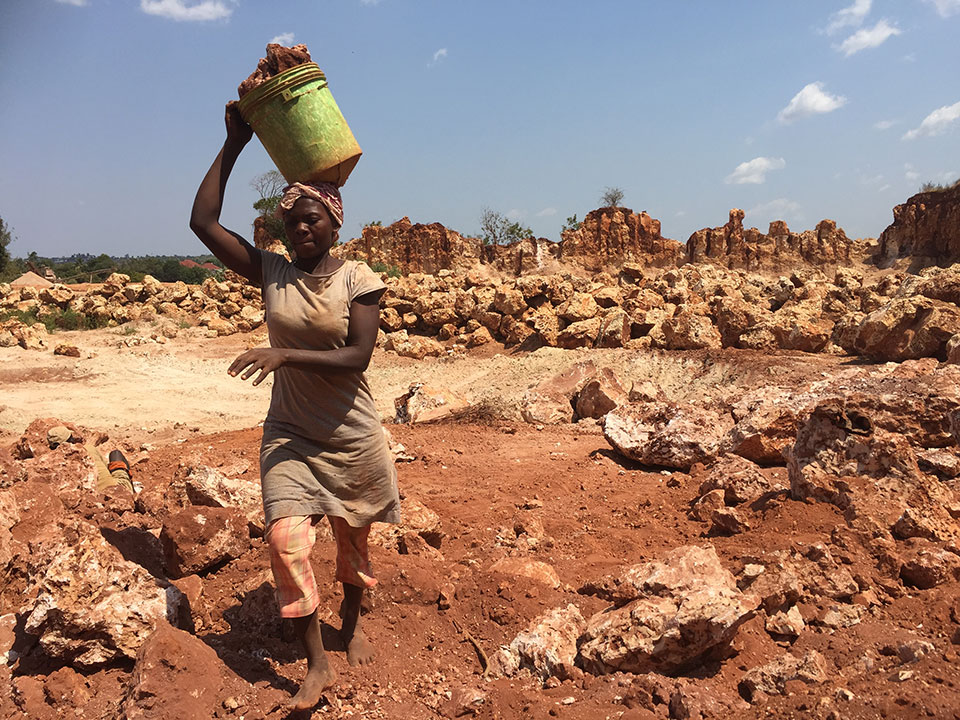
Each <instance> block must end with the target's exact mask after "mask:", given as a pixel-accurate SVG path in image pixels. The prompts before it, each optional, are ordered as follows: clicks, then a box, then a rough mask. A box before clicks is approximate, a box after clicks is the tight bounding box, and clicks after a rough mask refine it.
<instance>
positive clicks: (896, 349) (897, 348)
mask: <svg viewBox="0 0 960 720" xmlns="http://www.w3.org/2000/svg"><path fill="white" fill-rule="evenodd" d="M958 332H960V309H958V308H957V307H956V306H955V305H951V304H949V303H945V302H942V301H939V300H930V299H929V298H924V297H904V298H894V299H893V300H891V301H890V302H888V303H887V304H886V305H884V306H883V307H882V308H880V309H879V310H876V311H874V312H872V313H870V314H868V315H867V316H866V317H865V318H864V319H863V322H861V323H860V328H859V330H858V331H857V337H856V340H855V341H854V346H855V347H856V349H857V351H858V352H859V353H860V354H861V355H866V356H867V357H869V358H871V359H873V360H883V361H889V360H892V361H896V362H900V361H903V360H908V359H911V358H923V357H935V358H937V359H938V360H946V358H947V343H948V341H949V340H950V338H951V337H953V336H954V335H955V334H957V333H958Z"/></svg>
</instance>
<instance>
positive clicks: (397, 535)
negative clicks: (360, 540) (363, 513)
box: [370, 496, 445, 550]
mask: <svg viewBox="0 0 960 720" xmlns="http://www.w3.org/2000/svg"><path fill="white" fill-rule="evenodd" d="M408 533H416V534H417V535H419V536H420V537H422V538H423V539H424V540H425V541H426V542H427V544H428V545H430V546H432V547H434V548H438V549H439V547H440V545H441V543H442V542H443V538H444V537H445V535H444V532H443V528H442V525H441V522H440V516H439V515H437V513H435V512H434V511H433V510H431V509H430V508H428V507H427V506H426V505H424V504H423V503H421V502H420V501H419V500H416V499H414V498H412V497H409V496H407V497H404V498H403V499H402V500H401V501H400V524H399V525H389V524H386V523H375V524H374V525H373V527H371V528H370V542H371V543H373V544H374V545H379V546H381V547H384V548H388V549H390V550H399V549H400V544H401V542H402V539H403V537H404V536H405V535H407V534H408Z"/></svg>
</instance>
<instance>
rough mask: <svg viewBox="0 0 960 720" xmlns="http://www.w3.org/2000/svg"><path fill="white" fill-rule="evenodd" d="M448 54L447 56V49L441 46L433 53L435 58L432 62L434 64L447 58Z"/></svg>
mask: <svg viewBox="0 0 960 720" xmlns="http://www.w3.org/2000/svg"><path fill="white" fill-rule="evenodd" d="M446 56H447V49H446V48H440V49H439V50H437V51H436V52H435V53H434V54H433V60H431V61H430V64H431V65H434V64H436V63H438V62H439V61H440V60H442V59H443V58H445V57H446Z"/></svg>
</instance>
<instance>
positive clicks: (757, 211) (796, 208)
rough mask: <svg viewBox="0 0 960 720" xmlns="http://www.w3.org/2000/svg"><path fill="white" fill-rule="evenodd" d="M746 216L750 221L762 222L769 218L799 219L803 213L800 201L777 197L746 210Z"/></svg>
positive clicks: (768, 220) (769, 219) (767, 220)
mask: <svg viewBox="0 0 960 720" xmlns="http://www.w3.org/2000/svg"><path fill="white" fill-rule="evenodd" d="M746 217H748V218H750V222H751V223H763V222H770V221H771V220H801V219H802V218H803V214H802V213H801V212H800V203H797V202H794V201H793V200H788V199H787V198H777V199H776V200H771V201H770V202H765V203H761V204H760V205H757V206H756V207H755V208H751V209H750V210H747V212H746Z"/></svg>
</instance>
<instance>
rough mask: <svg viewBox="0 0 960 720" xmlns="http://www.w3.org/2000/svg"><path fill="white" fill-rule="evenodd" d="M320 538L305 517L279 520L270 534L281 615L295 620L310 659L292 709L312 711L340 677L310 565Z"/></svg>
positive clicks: (269, 528)
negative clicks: (326, 637) (333, 662)
mask: <svg viewBox="0 0 960 720" xmlns="http://www.w3.org/2000/svg"><path fill="white" fill-rule="evenodd" d="M316 538H317V536H316V532H315V531H314V527H313V520H312V519H311V518H310V517H305V516H299V517H286V518H280V519H279V520H275V521H274V522H272V523H270V527H268V528H267V533H266V540H267V544H268V545H269V547H270V567H271V568H272V569H273V578H274V580H275V582H276V585H277V604H278V605H279V606H280V615H281V616H282V617H285V618H290V619H291V620H292V622H293V629H294V632H295V633H296V635H297V637H298V638H299V640H300V642H301V644H302V645H303V649H304V652H305V653H306V656H307V676H306V678H304V681H303V684H302V685H301V686H300V690H299V691H298V692H297V694H296V695H294V696H293V697H292V698H291V699H290V702H289V703H288V707H289V709H291V710H306V709H307V708H312V707H313V706H314V705H316V704H317V703H318V702H319V701H320V697H321V695H322V694H323V691H324V690H325V689H326V688H328V687H330V686H331V685H333V683H334V681H335V680H336V677H337V676H336V673H335V672H334V670H333V668H331V667H330V663H329V661H328V660H327V654H326V652H324V649H323V637H322V636H321V633H320V621H319V619H318V618H317V605H319V604H320V596H319V593H318V592H317V583H316V581H315V579H314V577H313V567H312V566H311V565H310V551H311V550H312V549H313V544H314V542H316Z"/></svg>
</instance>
